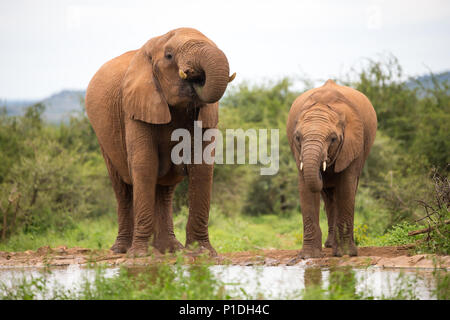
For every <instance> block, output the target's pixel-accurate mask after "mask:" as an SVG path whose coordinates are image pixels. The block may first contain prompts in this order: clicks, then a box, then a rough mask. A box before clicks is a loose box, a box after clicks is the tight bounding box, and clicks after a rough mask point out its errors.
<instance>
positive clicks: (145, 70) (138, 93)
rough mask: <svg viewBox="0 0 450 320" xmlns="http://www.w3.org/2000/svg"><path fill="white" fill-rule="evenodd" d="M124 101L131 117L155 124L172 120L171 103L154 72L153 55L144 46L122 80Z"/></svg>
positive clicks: (126, 111) (132, 60)
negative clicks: (167, 100) (148, 53)
mask: <svg viewBox="0 0 450 320" xmlns="http://www.w3.org/2000/svg"><path fill="white" fill-rule="evenodd" d="M122 103H123V108H124V111H125V113H126V114H127V115H128V116H129V117H130V118H131V119H136V120H141V121H144V122H147V123H153V124H165V123H169V122H170V121H171V116H170V110H169V105H168V104H167V102H166V100H165V98H164V96H163V95H162V93H161V90H160V88H159V85H158V83H157V80H156V78H155V77H154V74H153V67H152V63H151V57H150V56H149V55H147V54H146V53H145V50H144V48H141V49H140V50H139V51H137V52H136V54H135V55H134V57H133V58H132V59H131V62H130V65H129V67H128V70H127V72H126V73H125V77H124V79H123V82H122Z"/></svg>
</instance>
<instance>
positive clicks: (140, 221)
mask: <svg viewBox="0 0 450 320" xmlns="http://www.w3.org/2000/svg"><path fill="white" fill-rule="evenodd" d="M125 130H126V145H127V155H128V168H129V170H130V176H131V181H132V183H133V212H134V233H133V241H132V244H131V248H130V249H129V250H128V252H127V253H128V254H129V255H130V256H143V255H146V254H147V251H148V241H149V238H150V236H151V235H152V234H153V231H154V216H155V194H156V181H157V177H158V164H159V161H158V146H157V137H158V133H157V131H156V130H157V127H155V126H151V125H148V124H146V123H144V122H140V121H134V120H131V119H128V120H127V122H126V124H125Z"/></svg>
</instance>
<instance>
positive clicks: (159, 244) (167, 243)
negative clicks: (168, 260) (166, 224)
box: [152, 237, 184, 253]
mask: <svg viewBox="0 0 450 320" xmlns="http://www.w3.org/2000/svg"><path fill="white" fill-rule="evenodd" d="M152 245H153V247H154V248H155V249H157V250H158V251H159V252H161V253H165V252H170V253H174V252H176V251H178V250H182V249H184V247H183V245H182V244H181V243H180V241H178V240H177V238H175V237H170V238H168V239H161V238H159V239H155V240H154V241H153V244H152Z"/></svg>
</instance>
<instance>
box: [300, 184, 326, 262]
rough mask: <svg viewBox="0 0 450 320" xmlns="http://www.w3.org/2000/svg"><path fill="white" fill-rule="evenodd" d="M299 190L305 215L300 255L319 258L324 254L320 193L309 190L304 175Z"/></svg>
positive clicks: (303, 214)
mask: <svg viewBox="0 0 450 320" xmlns="http://www.w3.org/2000/svg"><path fill="white" fill-rule="evenodd" d="M299 192H300V206H301V211H302V216H303V248H302V251H301V253H300V256H301V257H302V258H319V257H321V256H322V231H321V230H320V225H319V210H320V193H319V192H311V191H309V189H308V188H307V187H306V185H305V183H304V181H303V177H302V176H300V182H299Z"/></svg>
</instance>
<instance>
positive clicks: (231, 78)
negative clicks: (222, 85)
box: [228, 72, 236, 83]
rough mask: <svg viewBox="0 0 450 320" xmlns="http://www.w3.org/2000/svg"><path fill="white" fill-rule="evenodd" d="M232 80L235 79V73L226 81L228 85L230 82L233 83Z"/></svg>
mask: <svg viewBox="0 0 450 320" xmlns="http://www.w3.org/2000/svg"><path fill="white" fill-rule="evenodd" d="M234 78H236V72H235V73H233V74H232V75H231V76H230V78H229V79H228V83H230V82H231V81H233V80H234Z"/></svg>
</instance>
